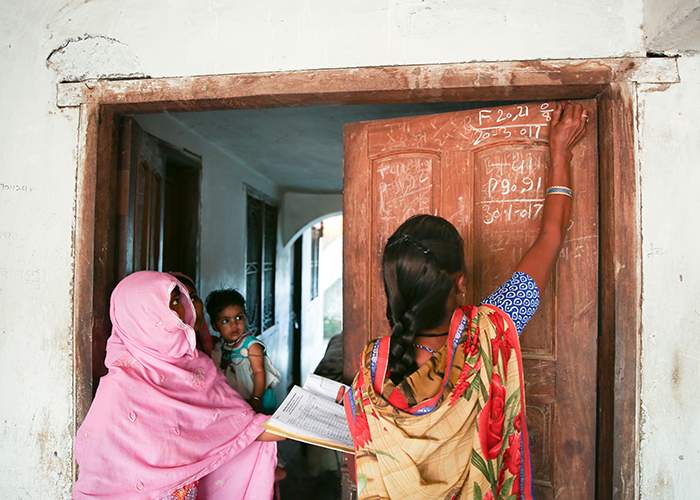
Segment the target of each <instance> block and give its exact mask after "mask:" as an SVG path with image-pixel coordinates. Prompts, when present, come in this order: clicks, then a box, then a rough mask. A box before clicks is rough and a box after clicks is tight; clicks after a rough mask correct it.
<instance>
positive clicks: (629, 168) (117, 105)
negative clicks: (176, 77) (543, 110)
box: [76, 61, 639, 496]
mask: <svg viewBox="0 0 700 500" xmlns="http://www.w3.org/2000/svg"><path fill="white" fill-rule="evenodd" d="M601 64H602V65H603V66H604V67H606V68H609V70H606V71H599V68H600V65H601ZM537 67H538V68H540V71H539V72H537V73H536V74H535V73H530V72H529V68H528V65H527V63H508V64H506V63H503V64H501V65H498V64H496V65H492V66H484V65H478V64H475V65H461V66H459V68H455V67H418V68H417V69H416V68H406V69H401V68H392V69H388V70H381V69H367V70H366V71H360V73H357V70H332V71H328V72H311V73H313V75H310V74H309V77H310V78H309V79H306V76H305V74H304V73H303V72H302V73H301V74H299V73H295V74H277V75H272V76H270V75H260V77H259V79H258V80H256V82H257V83H256V85H257V86H254V88H253V87H251V86H250V84H251V83H250V82H251V81H252V80H251V76H250V75H249V76H246V77H245V78H241V79H239V80H237V78H238V77H237V76H232V77H230V78H232V81H231V82H228V83H229V84H230V86H228V87H227V88H232V89H235V91H233V92H234V93H237V94H236V95H238V96H239V97H236V98H231V97H229V98H223V97H220V96H219V97H216V96H209V97H208V99H209V100H206V99H205V97H206V95H203V94H201V92H200V93H197V92H194V91H193V89H194V88H195V87H192V88H188V90H187V92H184V91H182V92H181V90H182V87H181V86H175V88H174V90H173V91H171V92H168V91H167V88H166V87H167V85H165V84H164V85H163V86H162V87H158V84H156V85H154V86H152V87H151V90H146V91H144V88H143V85H141V86H139V89H140V92H138V93H136V92H134V94H133V97H128V98H127V99H124V95H125V92H126V93H127V94H129V92H128V84H124V83H123V82H121V83H114V84H112V83H111V82H110V85H112V86H111V87H110V86H109V85H104V86H102V87H100V86H99V85H98V87H97V91H96V92H95V96H96V98H95V99H94V100H92V101H87V100H86V101H85V104H84V105H83V108H82V117H83V121H82V123H83V127H84V128H83V130H84V133H85V137H86V138H87V139H88V140H87V143H86V147H85V154H84V158H83V159H84V163H83V165H84V167H83V174H84V175H86V176H87V178H86V181H84V182H82V183H81V189H80V190H79V195H80V199H81V204H80V206H79V213H80V215H79V222H80V224H79V229H84V228H88V229H89V230H88V231H87V233H86V232H85V231H79V235H78V237H77V240H78V243H79V245H78V254H79V255H78V257H79V258H78V262H79V269H77V271H76V285H78V286H80V284H81V283H82V281H83V280H85V281H88V282H89V286H88V287H87V288H85V286H84V285H83V288H82V289H81V288H78V291H77V293H76V316H77V319H76V325H78V326H79V328H78V331H85V330H83V328H84V327H82V326H81V325H88V326H92V325H94V326H95V328H97V329H99V328H105V327H106V323H105V322H104V321H103V318H104V316H103V313H101V311H102V310H103V308H104V306H105V304H106V301H105V299H104V297H99V295H100V293H102V292H100V290H101V289H102V288H101V287H100V286H99V285H100V284H102V283H107V284H108V283H109V282H110V279H109V265H108V264H109V257H108V256H105V255H104V252H103V251H102V250H101V249H102V248H104V247H102V246H101V245H102V243H99V244H98V243H97V242H98V241H99V242H104V241H108V240H109V231H104V227H105V225H106V226H109V219H107V220H103V219H102V217H97V218H95V217H94V216H90V214H89V213H88V212H86V211H85V205H86V203H87V205H88V206H89V205H90V203H91V202H90V200H93V202H94V203H95V204H96V205H102V206H103V207H105V208H106V210H105V213H108V212H109V210H110V208H109V207H110V205H111V204H112V202H111V201H110V197H109V196H105V197H104V198H101V197H99V196H96V194H97V192H98V190H97V186H98V185H99V186H100V188H99V189H100V190H101V191H104V190H105V189H106V192H107V193H109V185H110V182H111V179H110V177H111V175H110V173H109V172H110V165H113V158H114V148H113V146H112V144H113V141H112V139H111V138H112V132H113V124H114V119H115V118H116V117H117V116H118V115H119V114H120V113H123V112H125V111H133V110H134V109H140V110H144V111H147V110H148V111H152V110H155V109H168V107H169V106H179V107H180V108H182V106H183V104H182V102H183V101H187V102H189V103H190V104H189V106H191V108H196V107H197V106H201V107H202V108H206V107H207V106H209V107H211V106H212V105H216V106H224V107H239V106H251V105H253V106H271V105H290V104H299V103H301V104H305V105H308V104H312V103H321V102H329V101H330V102H338V101H340V102H346V103H348V102H375V103H376V102H397V101H404V102H407V101H409V102H416V101H421V100H423V101H425V100H437V101H479V100H481V101H483V100H485V99H497V98H503V97H504V96H508V97H509V98H511V99H517V100H523V101H524V100H537V99H541V98H542V97H543V96H546V97H549V98H562V97H564V98H595V99H596V100H597V102H598V106H599V110H600V113H599V129H600V130H601V140H600V143H599V147H600V161H599V167H600V176H601V184H600V185H601V197H600V199H601V205H600V211H601V214H602V216H601V220H600V224H601V233H600V235H601V242H602V243H601V254H600V257H601V259H600V260H601V265H600V276H601V297H600V306H601V321H600V323H601V332H600V339H601V342H600V344H599V345H600V349H599V351H600V353H601V356H602V357H604V361H605V362H604V363H599V366H603V365H604V366H605V367H608V368H601V371H600V372H599V373H598V377H599V393H598V414H599V429H603V430H605V429H607V430H608V431H611V432H609V433H607V434H604V435H606V436H609V435H614V436H616V439H615V440H614V442H613V443H609V442H607V444H604V445H599V447H598V456H599V464H604V463H605V458H600V457H608V456H611V457H613V458H612V459H611V462H613V463H611V464H609V465H611V466H610V467H607V468H605V467H603V468H602V469H599V474H598V480H597V484H598V487H599V491H600V492H601V493H600V494H601V495H604V496H607V495H606V494H605V492H608V491H610V492H611V491H612V490H613V487H615V488H616V491H618V492H620V491H623V492H624V491H628V486H625V485H626V484H632V485H633V484H634V477H635V475H634V452H635V449H636V448H635V445H634V443H635V439H634V433H635V429H636V424H635V423H634V422H629V421H628V420H627V419H625V416H624V415H625V414H623V411H624V410H625V409H626V408H627V409H629V410H631V413H627V414H626V415H629V414H632V415H634V414H635V411H634V408H635V403H634V402H635V401H636V390H637V389H636V385H635V384H634V383H633V381H634V380H635V377H634V375H633V372H634V370H635V369H636V368H635V367H636V347H635V346H636V342H635V339H636V331H637V330H636V328H637V325H638V321H637V318H638V316H637V315H638V310H637V308H636V302H635V300H634V299H632V300H625V299H623V298H622V296H623V293H624V292H627V295H626V296H627V297H633V298H634V297H638V285H639V284H638V281H637V278H636V274H635V273H631V275H629V274H627V275H626V276H624V277H623V276H620V275H619V274H618V273H616V272H615V269H616V268H619V266H620V265H621V263H623V265H625V266H627V267H628V268H629V269H637V268H638V251H637V247H636V245H635V244H634V243H632V244H630V242H635V241H638V230H637V226H636V222H635V217H634V210H635V208H634V207H635V198H634V192H633V193H632V195H631V197H630V192H629V187H630V186H634V185H635V183H634V180H633V175H634V162H633V144H632V141H631V137H632V135H633V134H632V125H633V118H634V116H633V110H632V109H633V108H632V106H631V100H630V92H629V88H628V87H627V83H626V82H629V81H630V80H629V78H628V76H626V75H627V74H626V73H625V70H624V66H623V65H622V63H620V62H615V61H612V62H610V61H604V62H599V61H598V62H596V63H595V67H594V66H593V65H586V64H583V65H581V64H580V63H577V64H576V65H573V64H569V63H566V62H553V63H551V64H550V65H549V66H547V71H542V63H538V66H537ZM610 68H616V69H610ZM358 74H361V79H360V80H358ZM417 74H425V75H428V74H430V75H431V78H429V79H426V80H415V78H416V75H417ZM389 75H391V76H389ZM396 75H403V76H406V77H407V78H406V79H402V78H394V77H395V76H396ZM409 75H411V76H409ZM438 75H441V76H438ZM446 75H449V78H451V79H445V77H446ZM488 75H492V76H493V78H491V79H490V78H489V76H488ZM504 75H505V78H504ZM222 78H224V77H222ZM362 79H366V80H362ZM312 80H313V82H314V83H313V85H309V82H310V81H312ZM361 81H369V82H372V85H373V87H372V89H368V88H367V86H366V85H363V84H362V83H360V82H361ZM414 81H421V82H423V83H421V84H420V85H419V86H418V90H415V87H413V84H411V83H410V82H414ZM261 82H262V84H261ZM499 82H507V83H499ZM200 83H201V82H200ZM220 83H222V82H220ZM521 83H522V84H521ZM168 85H170V84H168ZM186 85H189V84H186ZM192 85H194V84H192ZM197 85H199V84H197ZM223 87H226V85H221V86H217V88H218V89H220V88H223ZM125 88H127V90H126V91H125V90H124V89H125ZM135 88H136V87H134V89H135ZM196 88H200V89H201V88H202V87H199V86H198V87H196ZM280 89H283V90H280ZM272 94H274V97H270V96H271V95H272ZM117 95H118V96H119V97H117ZM129 95H132V94H129ZM156 96H157V98H156ZM164 96H167V97H164ZM193 96H199V97H197V98H195V97H193ZM300 96H301V97H300ZM227 99H228V100H227ZM98 109H99V111H100V113H101V116H102V120H101V122H100V124H99V127H98V124H97V121H96V120H95V117H96V113H97V111H98ZM98 128H99V130H98ZM603 131H604V132H603ZM98 137H99V138H101V139H100V142H99V147H98V141H97V139H98ZM97 174H99V175H97ZM630 176H632V178H631V179H630ZM99 180H101V181H102V182H98V181H99ZM112 185H114V184H112ZM98 213H99V212H98ZM86 223H87V224H86ZM83 237H85V240H83ZM93 245H94V246H93ZM94 248H99V249H100V250H99V251H98V252H96V253H94V254H93V253H91V252H92V250H90V249H94ZM86 252H88V253H87V254H86ZM98 254H102V255H98ZM92 255H94V257H95V259H94V260H93V259H92V257H91V256H92ZM81 256H87V259H86V260H85V261H83V262H84V265H82V267H80V266H81V264H80V262H81V260H80V257H81ZM100 257H102V258H103V259H102V260H101V259H100ZM104 257H106V258H104ZM105 264H107V266H106V269H105ZM105 288H107V287H105ZM356 313H357V311H353V309H352V306H350V305H348V304H347V303H346V314H345V316H346V318H347V317H349V316H351V315H352V314H356ZM85 320H87V322H86V321H85ZM94 335H95V334H94V333H89V334H88V335H87V338H88V339H92V338H93V337H94ZM78 340H80V339H78ZM78 343H80V341H79V342H78ZM78 351H79V353H78V362H79V364H80V363H81V362H82V361H83V360H85V359H90V358H91V356H92V351H91V349H90V347H89V344H88V345H79V346H78ZM618 368H622V369H623V371H624V370H628V369H631V370H632V374H631V375H630V376H628V377H623V376H621V375H620V373H621V372H620V371H619V370H618ZM616 370H618V371H617V372H616ZM81 373H82V372H81V370H80V369H79V370H78V378H79V383H78V385H79V391H78V392H79V402H80V405H79V410H80V411H79V416H78V418H80V414H82V412H83V411H84V410H85V409H86V408H87V404H86V403H89V398H88V399H80V398H84V397H85V396H81V395H80V394H82V392H81V391H80V387H84V386H85V385H86V383H87V384H88V385H89V381H86V379H85V378H84V377H83V376H81V375H80V374H81ZM623 379H625V382H624V383H623V381H622V380H623ZM601 432H602V431H599V435H600V433H601ZM599 442H600V440H599ZM612 470H615V471H617V472H616V474H615V476H614V477H613V474H612ZM621 478H623V479H621ZM623 494H624V493H623Z"/></svg>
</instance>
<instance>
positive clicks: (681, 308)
mask: <svg viewBox="0 0 700 500" xmlns="http://www.w3.org/2000/svg"><path fill="white" fill-rule="evenodd" d="M679 69H680V77H681V84H679V85H674V86H672V87H670V88H668V89H665V88H663V87H662V88H658V87H655V86H641V87H640V89H639V94H638V100H639V124H640V126H639V144H640V165H641V187H642V192H641V193H642V211H641V214H642V227H643V238H644V240H643V276H644V280H643V283H644V285H643V286H644V289H643V290H644V296H643V316H642V322H643V335H642V371H641V384H642V412H641V416H642V428H641V457H640V459H641V476H642V480H641V492H642V498H648V499H652V498H653V499H660V498H679V499H680V498H694V497H695V493H694V492H693V488H692V486H691V485H692V484H693V482H694V480H695V479H696V478H697V474H698V471H700V437H699V436H698V418H699V417H700V398H698V395H697V393H696V391H697V390H698V387H700V370H698V366H699V365H700V343H699V342H698V332H700V300H699V299H698V297H700V263H699V262H698V255H700V236H698V231H697V223H696V219H697V214H700V196H699V195H698V188H699V187H700V169H698V159H699V158H700V126H698V111H699V110H700V107H699V106H698V102H700V56H695V57H688V58H681V59H680V60H679Z"/></svg>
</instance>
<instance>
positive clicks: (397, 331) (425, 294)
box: [382, 215, 464, 384]
mask: <svg viewBox="0 0 700 500" xmlns="http://www.w3.org/2000/svg"><path fill="white" fill-rule="evenodd" d="M462 248H463V243H462V238H461V237H460V236H459V233H458V232H457V230H456V229H455V228H454V226H453V225H452V224H450V223H449V222H447V221H446V220H445V219H442V218H440V217H435V216H432V215H419V216H415V217H411V218H410V219H408V220H407V221H406V222H404V223H403V224H402V225H401V226H400V227H399V229H397V230H396V232H395V233H394V234H393V235H392V236H391V238H389V241H388V242H387V245H386V247H385V249H384V255H383V260H382V270H383V274H384V290H385V292H386V296H387V319H388V320H389V324H390V325H391V327H392V331H391V345H390V349H389V363H388V369H389V374H388V375H389V377H390V378H391V380H392V381H393V382H394V384H399V383H400V382H401V381H403V380H404V379H405V378H406V377H407V376H408V375H410V374H411V373H412V372H414V371H415V370H416V369H417V368H418V365H417V364H416V347H415V341H416V336H417V335H418V334H419V333H420V332H421V331H423V330H425V329H428V328H433V327H435V326H437V325H439V324H440V322H441V321H444V319H445V317H446V314H451V311H447V307H446V306H447V303H448V301H447V299H448V296H449V294H450V291H452V290H453V288H454V280H453V278H452V273H455V272H461V271H463V268H464V265H463V255H462Z"/></svg>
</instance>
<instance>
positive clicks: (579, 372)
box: [344, 100, 598, 499]
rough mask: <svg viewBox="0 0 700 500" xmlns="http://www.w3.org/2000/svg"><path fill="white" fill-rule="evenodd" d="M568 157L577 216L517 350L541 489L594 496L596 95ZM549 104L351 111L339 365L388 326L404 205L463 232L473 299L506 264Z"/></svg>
mask: <svg viewBox="0 0 700 500" xmlns="http://www.w3.org/2000/svg"><path fill="white" fill-rule="evenodd" d="M582 104H583V105H584V106H585V108H586V109H587V110H588V114H589V116H590V120H589V126H588V129H587V132H586V135H585V137H584V138H583V139H582V140H581V142H580V143H579V144H578V145H577V146H576V148H575V150H574V159H573V187H574V189H575V193H576V197H575V199H574V210H573V214H574V222H573V226H572V228H571V230H570V232H569V234H568V237H567V240H566V244H565V246H564V249H563V250H562V253H561V255H560V258H559V261H558V264H557V268H556V271H555V272H554V273H553V276H552V278H551V281H550V283H549V284H548V286H547V289H546V292H545V293H544V296H543V300H542V303H541V306H540V309H539V312H538V313H537V315H536V317H535V318H534V319H533V320H532V321H531V322H530V324H529V325H528V327H527V328H526V329H525V331H524V333H523V336H522V338H521V341H522V350H523V358H524V369H525V390H526V398H527V420H528V427H529V431H530V436H531V439H532V459H533V464H534V470H535V489H536V495H537V497H538V498H555V497H559V498H567V499H579V498H581V499H590V498H593V496H594V483H595V441H596V439H595V437H596V349H597V347H596V339H597V328H598V325H597V306H598V297H597V286H598V283H597V279H598V209H597V207H598V202H597V193H598V186H597V157H596V150H597V147H596V136H597V132H596V103H595V101H594V100H588V101H582ZM552 110H553V103H551V102H543V103H529V104H520V105H511V106H501V107H493V108H483V109H478V110H470V111H463V112H456V113H446V114H439V115H431V116H419V117H412V118H401V119H394V120H381V121H374V122H364V123H356V124H350V125H348V126H347V127H346V130H345V190H344V216H345V217H344V218H345V229H344V231H345V238H344V242H345V256H344V259H345V262H344V269H345V270H346V271H347V272H346V275H345V277H344V283H345V290H344V296H345V311H344V321H345V328H344V337H345V345H344V348H345V375H346V378H348V379H350V378H351V377H352V376H353V374H354V373H355V372H356V370H357V368H358V363H359V354H360V351H361V349H362V348H363V346H364V345H365V343H366V342H367V341H368V340H370V339H371V338H374V337H377V336H379V335H386V334H388V333H390V329H389V326H388V323H387V320H386V315H385V311H386V309H385V307H386V305H385V304H386V301H385V297H384V291H383V287H382V283H381V277H380V264H381V255H382V249H383V247H384V244H385V242H386V239H387V237H388V236H389V235H390V234H391V233H392V232H393V231H394V230H395V229H396V227H397V226H398V225H399V224H400V223H401V222H403V221H404V220H405V219H406V218H408V217H410V216H411V215H414V214H418V213H431V214H437V215H441V216H443V217H445V218H446V219H448V220H449V221H450V222H452V223H453V224H454V225H455V226H456V227H457V228H458V230H459V231H460V232H461V233H462V235H463V236H464V240H465V261H466V263H467V272H468V283H469V290H471V294H472V296H471V299H472V301H474V302H478V301H479V300H480V299H481V298H483V297H485V296H487V295H488V293H489V292H491V291H492V290H494V289H495V288H496V286H497V285H499V284H500V283H502V282H503V281H505V280H506V279H508V278H509V277H510V274H511V273H512V272H513V270H514V268H515V266H516V264H517V263H518V261H519V260H520V258H521V256H522V255H523V253H524V252H525V251H526V250H527V249H528V248H529V246H530V245H531V244H532V242H533V240H534V238H535V236H536V234H537V231H538V228H539V223H540V218H541V214H542V205H543V198H544V188H545V186H544V182H545V176H544V174H545V172H546V169H547V168H548V164H549V154H548V146H547V140H548V134H549V126H548V124H549V121H550V117H551V113H552Z"/></svg>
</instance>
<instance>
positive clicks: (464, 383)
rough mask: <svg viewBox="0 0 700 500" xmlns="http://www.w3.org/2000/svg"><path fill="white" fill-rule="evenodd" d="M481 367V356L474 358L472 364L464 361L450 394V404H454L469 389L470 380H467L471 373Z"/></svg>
mask: <svg viewBox="0 0 700 500" xmlns="http://www.w3.org/2000/svg"><path fill="white" fill-rule="evenodd" d="M480 369H481V358H479V359H477V360H476V363H474V366H469V365H467V364H466V363H465V366H464V368H462V373H460V374H459V378H458V379H457V384H456V385H455V388H454V390H453V391H452V396H450V403H449V404H450V406H452V405H454V404H455V403H456V402H457V400H458V399H459V398H461V397H462V395H463V394H464V392H465V391H466V390H467V389H469V385H470V384H471V382H470V381H469V380H467V379H468V378H469V377H470V376H471V375H472V374H473V373H475V372H478V371H479V370H480Z"/></svg>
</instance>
